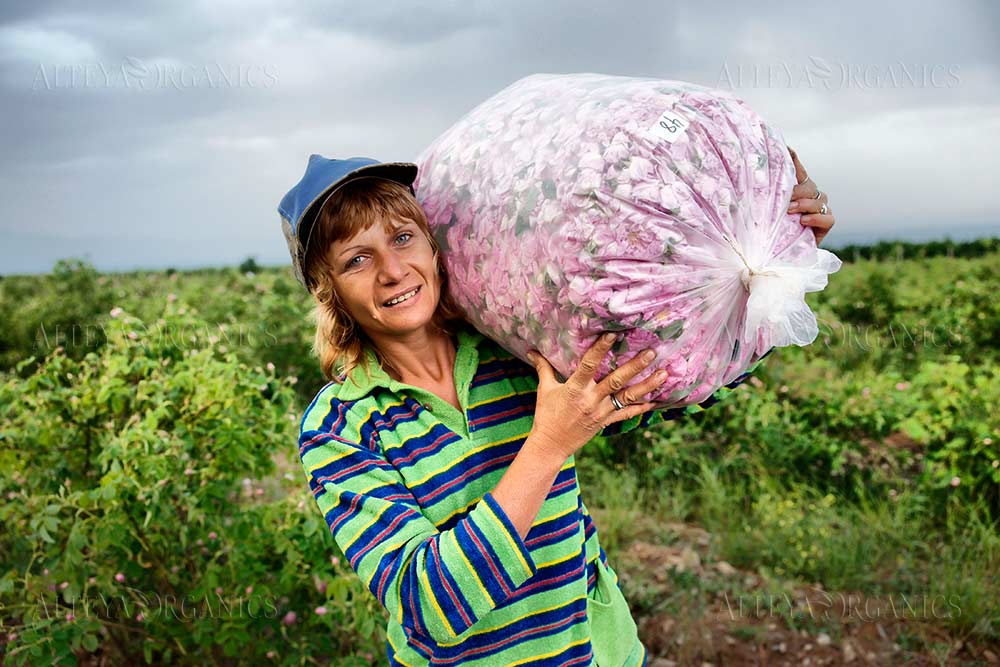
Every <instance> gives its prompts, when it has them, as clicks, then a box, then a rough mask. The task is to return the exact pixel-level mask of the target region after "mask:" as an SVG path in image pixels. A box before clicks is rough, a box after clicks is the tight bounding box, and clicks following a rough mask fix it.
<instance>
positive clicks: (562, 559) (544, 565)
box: [537, 552, 580, 570]
mask: <svg viewBox="0 0 1000 667" xmlns="http://www.w3.org/2000/svg"><path fill="white" fill-rule="evenodd" d="M579 555H580V554H579V552H577V553H572V554H570V555H568V556H566V557H565V558H558V559H556V560H550V561H549V562H547V563H538V564H537V567H538V569H539V570H540V569H542V568H543V567H551V566H553V565H558V564H559V563H565V562H566V561H568V560H573V559H574V558H576V557H577V556H579Z"/></svg>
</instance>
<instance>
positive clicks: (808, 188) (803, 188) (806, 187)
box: [790, 178, 819, 201]
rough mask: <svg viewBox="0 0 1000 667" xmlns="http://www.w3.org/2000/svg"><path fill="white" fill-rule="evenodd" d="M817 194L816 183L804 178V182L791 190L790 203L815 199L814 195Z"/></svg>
mask: <svg viewBox="0 0 1000 667" xmlns="http://www.w3.org/2000/svg"><path fill="white" fill-rule="evenodd" d="M818 192H819V188H818V187H817V186H816V183H815V182H814V181H813V179H811V178H806V179H805V180H804V181H802V182H801V183H799V184H798V185H796V186H795V187H794V188H792V196H791V198H790V201H800V200H803V199H815V198H816V193H818Z"/></svg>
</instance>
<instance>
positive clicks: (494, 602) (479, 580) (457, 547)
mask: <svg viewBox="0 0 1000 667" xmlns="http://www.w3.org/2000/svg"><path fill="white" fill-rule="evenodd" d="M441 537H442V539H444V538H445V537H447V538H448V539H450V540H451V541H452V542H454V543H455V550H456V551H458V553H459V555H460V556H461V557H462V562H463V563H465V566H466V567H467V568H469V572H471V573H472V574H473V576H475V578H476V583H478V584H479V590H480V591H481V592H482V594H483V597H484V598H485V599H487V600H489V601H490V603H491V604H492V606H493V607H496V606H497V605H498V604H499V602H498V601H497V600H494V599H493V596H492V595H490V592H489V590H488V589H487V588H486V584H485V583H483V579H482V577H480V576H479V573H478V572H476V568H474V567H472V563H470V562H469V559H468V557H467V556H466V555H465V550H463V549H462V545H461V543H460V542H459V541H458V537H457V536H456V535H455V531H454V530H449V531H447V532H444V533H441Z"/></svg>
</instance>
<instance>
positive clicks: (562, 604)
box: [449, 581, 586, 646]
mask: <svg viewBox="0 0 1000 667" xmlns="http://www.w3.org/2000/svg"><path fill="white" fill-rule="evenodd" d="M575 584H576V582H574V581H571V582H569V583H568V584H566V585H568V586H572V585H575ZM557 590H558V589H557ZM585 599H586V596H584V595H578V596H577V597H574V598H570V599H569V600H566V601H565V602H560V603H559V604H554V605H552V606H551V607H545V608H544V609H536V610H534V611H531V612H530V613H527V614H522V615H521V616H518V617H516V618H512V619H511V620H509V621H507V622H506V623H504V624H502V625H491V626H490V627H488V628H483V629H481V630H476V631H475V632H470V633H468V634H466V635H463V636H462V641H460V642H456V643H453V644H449V646H456V645H458V644H462V643H464V642H466V641H468V640H469V638H471V637H476V636H478V635H484V634H486V633H487V632H496V631H497V630H503V629H504V628H507V627H510V626H512V625H514V624H515V623H520V622H521V621H523V620H525V619H528V618H531V617H533V616H539V615H541V614H547V613H548V612H550V611H555V610H556V609H561V608H563V607H568V606H570V605H571V604H573V603H574V602H576V601H577V600H585ZM532 602H533V600H532V599H531V598H525V599H523V600H519V601H518V602H517V605H524V604H525V603H528V604H532ZM514 608H515V607H508V608H507V609H514ZM503 611H506V610H503ZM563 632H565V630H563Z"/></svg>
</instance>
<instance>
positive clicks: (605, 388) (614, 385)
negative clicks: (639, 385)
mask: <svg viewBox="0 0 1000 667" xmlns="http://www.w3.org/2000/svg"><path fill="white" fill-rule="evenodd" d="M654 359H656V351H655V350H652V349H649V350H643V351H642V352H640V353H639V354H637V355H635V356H634V357H632V358H631V359H629V361H628V362H627V363H625V364H622V365H621V366H620V367H618V368H616V369H615V370H614V371H612V372H611V373H609V374H608V376H607V377H606V378H604V379H603V380H601V381H600V382H599V383H598V385H597V388H598V390H599V391H600V393H601V394H602V395H610V394H614V393H616V392H618V391H620V390H621V389H622V388H624V387H625V385H626V384H628V381H629V380H631V379H632V378H634V377H635V376H636V375H638V374H639V373H640V372H641V371H642V370H643V369H644V368H646V366H649V365H650V364H651V363H653V360H654ZM640 396H641V394H640ZM618 398H619V399H620V400H622V401H623V402H627V401H624V399H622V397H621V396H619V397H618Z"/></svg>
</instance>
